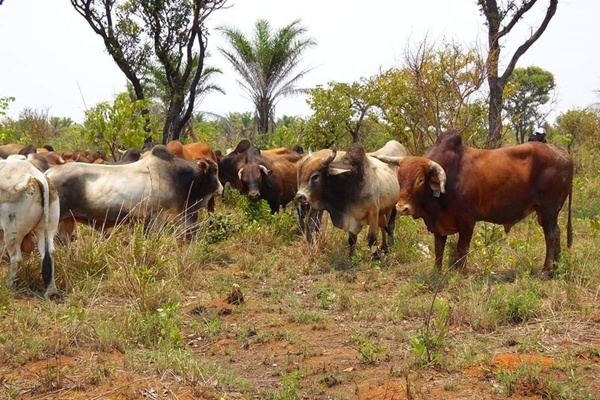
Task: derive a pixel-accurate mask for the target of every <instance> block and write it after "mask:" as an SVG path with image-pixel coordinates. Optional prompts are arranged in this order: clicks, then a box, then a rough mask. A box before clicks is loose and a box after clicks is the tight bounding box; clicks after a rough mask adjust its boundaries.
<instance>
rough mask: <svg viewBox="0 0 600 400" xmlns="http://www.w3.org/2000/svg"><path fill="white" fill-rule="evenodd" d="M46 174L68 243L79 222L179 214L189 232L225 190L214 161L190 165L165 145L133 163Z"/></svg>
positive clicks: (69, 167) (106, 223) (74, 166)
mask: <svg viewBox="0 0 600 400" xmlns="http://www.w3.org/2000/svg"><path fill="white" fill-rule="evenodd" d="M46 176H48V178H49V179H50V180H51V181H52V182H53V183H54V184H55V185H56V189H57V190H58V195H59V198H60V220H61V222H62V221H64V222H65V230H66V232H61V239H63V240H65V241H67V242H68V239H69V238H70V234H71V233H72V229H73V226H74V222H75V221H79V222H83V223H87V224H89V225H92V226H100V227H110V226H114V225H115V224H117V223H119V222H121V221H123V220H125V219H137V220H142V221H144V222H146V223H150V222H152V221H153V220H154V219H156V218H165V216H169V217H170V216H175V218H176V220H177V222H178V223H180V224H182V225H183V229H184V231H185V232H186V233H189V229H190V228H192V227H193V226H194V225H195V223H196V221H197V217H198V210H199V209H200V208H201V207H206V205H207V204H208V202H209V201H210V200H211V199H212V198H213V196H214V194H215V193H221V192H222V190H223V186H222V185H221V183H220V182H219V179H218V166H217V163H216V162H215V161H214V160H212V159H210V158H201V159H198V160H195V161H186V160H183V159H181V158H179V157H175V156H174V155H173V154H171V153H170V152H169V151H168V150H167V148H166V147H165V146H162V145H159V146H156V147H154V148H153V149H152V152H151V154H150V155H149V156H147V157H145V158H142V159H141V160H139V161H137V162H134V163H130V164H123V165H106V164H85V163H68V164H64V165H57V166H54V167H52V168H50V169H49V170H48V171H46ZM63 234H66V235H67V236H66V237H62V235H63Z"/></svg>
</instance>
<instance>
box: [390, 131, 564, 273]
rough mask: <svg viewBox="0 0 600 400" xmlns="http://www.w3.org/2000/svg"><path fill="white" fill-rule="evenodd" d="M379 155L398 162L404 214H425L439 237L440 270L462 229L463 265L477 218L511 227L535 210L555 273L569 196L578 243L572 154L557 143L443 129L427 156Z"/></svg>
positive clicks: (549, 268) (547, 263)
mask: <svg viewBox="0 0 600 400" xmlns="http://www.w3.org/2000/svg"><path fill="white" fill-rule="evenodd" d="M380 159H381V160H383V161H386V162H391V163H393V164H396V165H398V166H399V169H398V180H399V182H400V195H399V200H398V203H397V207H396V208H397V211H398V213H399V214H401V215H412V216H413V218H423V220H424V222H425V224H426V225H427V228H428V230H429V231H430V232H432V233H433V235H434V238H435V265H436V267H437V268H438V269H440V268H441V265H442V258H443V255H444V247H445V244H446V238H447V236H448V235H451V234H454V233H458V257H459V260H458V261H457V265H458V266H459V267H464V266H465V265H466V257H467V253H468V251H469V246H470V243H471V237H472V235H473V228H474V226H475V222H476V221H487V222H491V223H494V224H500V225H504V229H505V231H506V232H507V233H508V232H509V230H510V228H511V227H512V226H513V225H514V224H516V223H517V222H519V221H520V220H522V219H523V218H525V217H526V216H527V215H529V214H531V213H532V212H534V211H535V212H536V213H537V220H538V223H539V224H540V225H541V226H542V228H543V230H544V235H545V239H546V258H545V261H544V269H543V272H544V273H545V274H547V275H552V274H553V272H554V268H555V265H554V264H555V262H556V261H557V260H558V259H559V256H560V229H559V227H558V223H557V220H558V213H559V211H560V210H561V208H562V206H563V204H564V202H565V200H566V198H567V196H569V205H568V223H567V245H568V246H569V247H570V246H571V243H572V226H571V191H572V190H571V189H572V184H573V160H572V159H571V156H570V155H569V154H568V153H567V152H566V151H564V150H563V149H560V148H558V147H555V146H549V145H546V144H543V143H539V142H530V143H526V144H521V145H518V146H511V147H505V148H500V149H495V150H480V149H475V148H472V147H468V146H466V145H464V144H463V143H462V139H461V136H460V134H459V133H458V132H456V131H447V132H443V133H442V134H440V136H439V137H438V138H437V141H436V142H435V144H434V146H433V147H432V148H431V149H430V150H429V151H428V152H427V153H425V156H424V157H405V158H399V159H398V158H397V159H391V158H386V157H380Z"/></svg>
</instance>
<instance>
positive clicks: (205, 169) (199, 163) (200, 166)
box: [196, 159, 210, 172]
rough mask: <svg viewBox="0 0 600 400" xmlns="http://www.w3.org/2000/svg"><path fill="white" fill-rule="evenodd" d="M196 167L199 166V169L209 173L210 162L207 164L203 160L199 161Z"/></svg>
mask: <svg viewBox="0 0 600 400" xmlns="http://www.w3.org/2000/svg"><path fill="white" fill-rule="evenodd" d="M196 165H198V168H200V169H201V170H202V171H204V172H206V171H208V169H209V168H210V165H208V162H206V160H203V159H199V160H198V161H196Z"/></svg>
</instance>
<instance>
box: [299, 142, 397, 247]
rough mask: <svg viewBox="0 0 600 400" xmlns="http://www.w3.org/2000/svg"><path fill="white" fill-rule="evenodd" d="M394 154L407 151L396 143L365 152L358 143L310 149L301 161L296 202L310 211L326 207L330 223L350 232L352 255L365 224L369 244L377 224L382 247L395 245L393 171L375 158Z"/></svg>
mask: <svg viewBox="0 0 600 400" xmlns="http://www.w3.org/2000/svg"><path fill="white" fill-rule="evenodd" d="M392 154H394V155H397V156H402V155H406V150H405V149H404V146H402V145H401V144H400V143H399V142H397V141H390V142H388V143H387V144H386V145H385V146H384V147H382V148H381V149H379V150H377V151H376V152H374V153H365V151H364V149H363V148H362V146H360V145H359V144H354V145H352V146H351V147H350V148H349V149H348V151H346V152H345V153H343V152H340V153H338V152H337V151H336V150H335V149H334V150H333V151H330V150H321V151H319V152H316V153H311V154H309V155H308V156H306V157H305V158H304V159H303V160H302V161H301V162H300V164H299V167H298V192H297V193H296V197H295V198H296V200H297V201H298V202H300V203H303V204H309V205H310V207H311V212H314V211H323V210H326V211H327V212H328V213H329V215H330V216H331V221H332V222H333V225H334V226H335V227H337V228H340V229H343V230H344V231H346V232H348V244H349V246H350V253H351V254H352V252H353V251H354V246H355V244H356V240H357V236H358V233H359V232H360V231H361V230H362V228H363V227H364V226H365V225H368V226H369V233H368V238H367V240H368V244H369V247H371V246H373V245H374V244H375V243H376V241H377V227H380V228H381V232H382V241H381V249H382V250H386V249H387V246H388V244H391V243H393V231H394V223H395V209H394V206H395V203H396V201H397V200H398V193H399V186H398V179H397V178H396V171H397V169H396V168H395V167H393V168H390V166H389V165H387V164H385V163H383V162H381V161H379V160H378V159H376V158H375V157H373V156H374V155H376V156H383V155H392ZM386 234H388V235H389V240H388V238H387V237H386ZM373 254H374V255H377V252H376V251H374V252H373Z"/></svg>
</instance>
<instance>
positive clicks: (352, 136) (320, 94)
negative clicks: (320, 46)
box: [304, 79, 377, 148]
mask: <svg viewBox="0 0 600 400" xmlns="http://www.w3.org/2000/svg"><path fill="white" fill-rule="evenodd" d="M373 83H374V82H373V81H370V80H368V79H363V80H361V81H359V82H353V83H341V82H329V83H328V84H327V87H326V88H324V87H322V86H321V85H318V86H317V87H316V88H315V89H311V90H310V91H309V94H310V96H309V98H308V100H307V103H308V105H309V106H310V108H311V109H312V110H313V115H312V117H311V118H310V120H309V121H308V126H309V129H308V132H309V133H308V134H307V135H306V136H305V138H304V142H305V145H306V146H309V147H312V148H330V147H331V146H333V145H334V144H337V145H338V146H340V145H341V146H346V145H349V144H351V143H357V142H359V141H360V139H361V136H362V137H364V136H365V135H366V132H364V128H365V124H366V122H367V120H369V119H372V120H377V115H376V109H375V100H374V93H375V92H374V87H373Z"/></svg>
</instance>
